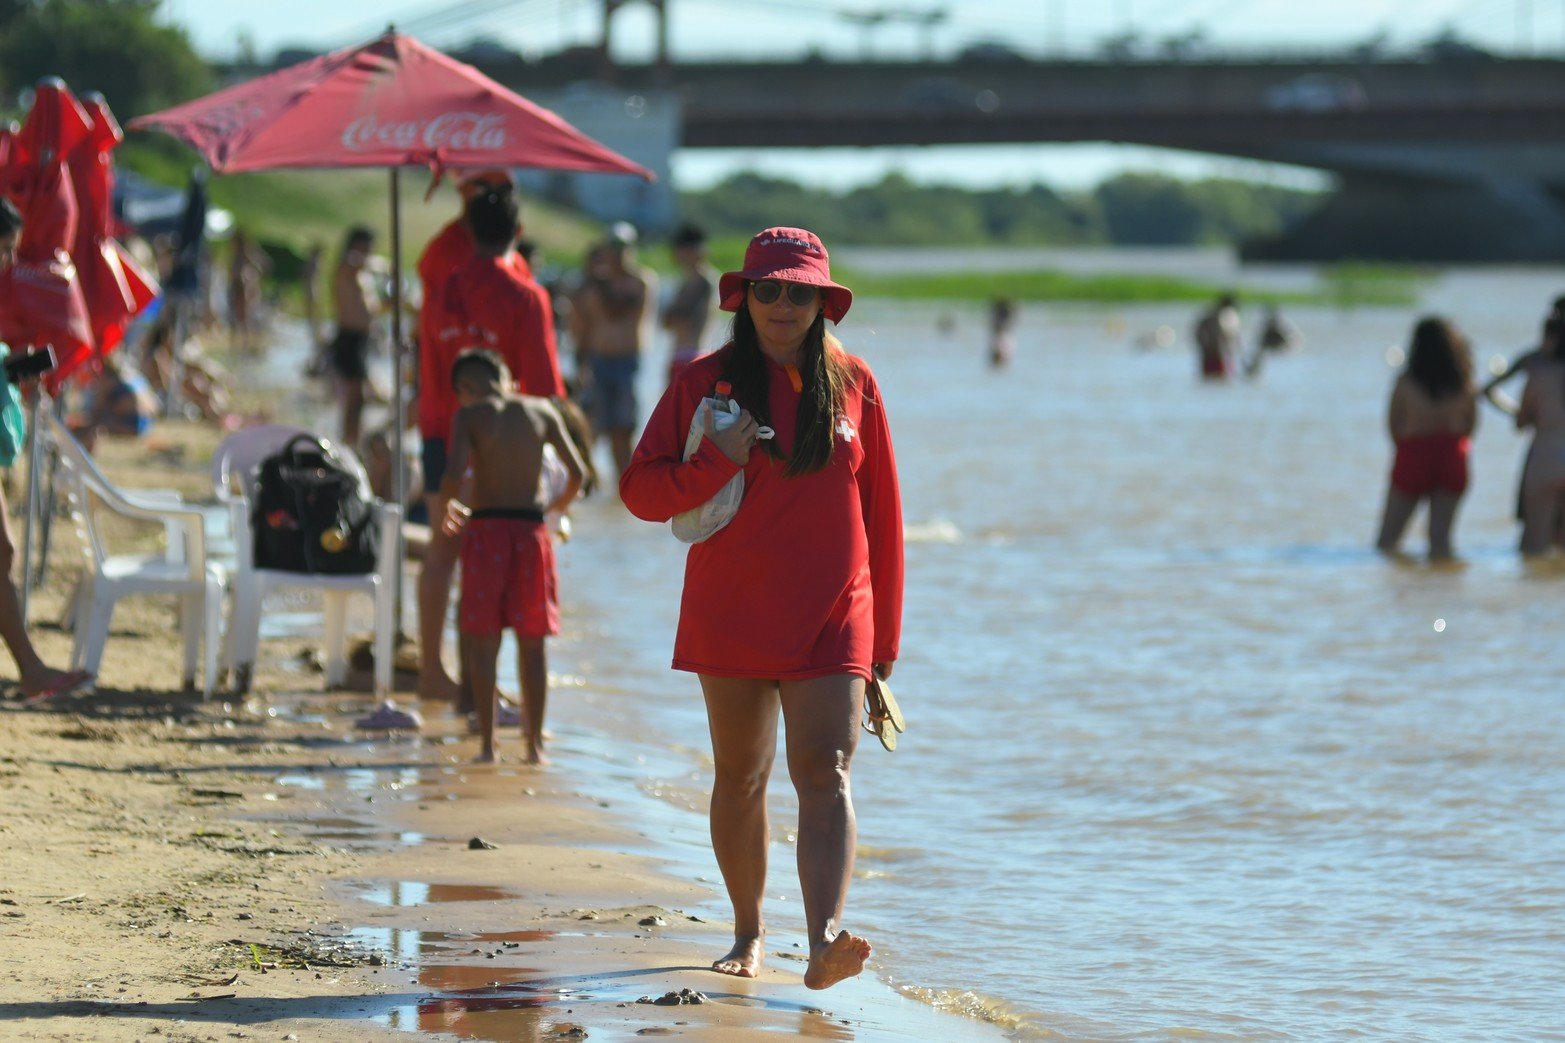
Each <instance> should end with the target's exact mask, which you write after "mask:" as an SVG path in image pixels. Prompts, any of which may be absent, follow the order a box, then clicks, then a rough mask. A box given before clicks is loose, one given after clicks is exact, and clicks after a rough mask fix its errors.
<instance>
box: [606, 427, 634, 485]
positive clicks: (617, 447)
mask: <svg viewBox="0 0 1565 1043" xmlns="http://www.w3.org/2000/svg"><path fill="white" fill-rule="evenodd" d="M631 434H632V432H631V431H630V430H629V429H627V428H620V427H616V428H614V429H613V430H612V431H610V432H609V444H610V445H612V446H613V447H614V476H615V478H616V479H617V478H618V477H619V476H620V475H622V474H624V473H625V468H627V467H629V466H630V452H631V449H632V446H631V444H630V436H631Z"/></svg>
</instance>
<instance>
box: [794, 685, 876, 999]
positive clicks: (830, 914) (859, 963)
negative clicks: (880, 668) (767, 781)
mask: <svg viewBox="0 0 1565 1043" xmlns="http://www.w3.org/2000/svg"><path fill="white" fill-rule="evenodd" d="M781 701H782V711H783V721H784V723H785V724H786V726H787V742H788V775H789V777H790V778H791V779H792V780H793V788H794V790H795V791H796V792H797V793H798V795H799V844H798V857H799V887H800V889H801V890H802V891H803V893H804V919H805V923H806V925H807V927H808V929H809V934H810V965H809V967H808V969H806V970H805V972H804V984H805V985H806V986H808V987H809V988H812V989H827V988H830V987H831V986H833V985H835V984H837V982H839V981H841V980H843V979H844V978H851V977H853V976H854V975H855V974H858V973H859V972H860V971H862V970H863V969H864V961H865V960H866V959H868V958H869V954H870V944H869V942H867V941H865V940H864V939H863V938H859V937H857V936H855V935H852V934H849V933H848V932H847V931H844V930H843V929H842V907H843V903H844V902H846V901H847V898H848V881H849V880H850V879H851V878H852V876H853V854H854V847H855V845H856V844H857V843H858V824H857V822H856V821H855V819H854V815H853V792H852V787H851V784H850V768H851V765H852V761H853V751H854V748H855V747H856V746H857V745H858V736H859V714H860V712H861V710H860V708H861V707H862V705H863V703H864V679H863V678H861V677H855V676H853V675H851V674H837V675H834V676H831V677H814V678H810V679H809V680H805V681H785V682H783V684H782V686H781Z"/></svg>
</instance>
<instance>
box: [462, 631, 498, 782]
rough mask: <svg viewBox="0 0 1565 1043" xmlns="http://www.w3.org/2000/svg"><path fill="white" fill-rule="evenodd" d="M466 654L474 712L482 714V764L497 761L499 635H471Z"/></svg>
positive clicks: (480, 717) (479, 724)
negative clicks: (496, 713) (496, 704)
mask: <svg viewBox="0 0 1565 1043" xmlns="http://www.w3.org/2000/svg"><path fill="white" fill-rule="evenodd" d="M465 636H466V637H467V643H466V646H465V649H464V652H463V654H464V655H465V656H466V657H467V676H468V677H470V678H472V681H473V708H474V709H475V710H476V711H477V712H478V731H479V734H480V735H482V736H483V749H482V751H481V752H480V753H479V755H478V759H479V760H481V761H493V760H494V759H495V741H494V716H495V686H494V685H495V667H496V665H497V662H498V660H499V658H500V635H499V634H468V635H465Z"/></svg>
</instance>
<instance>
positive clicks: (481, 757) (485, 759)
mask: <svg viewBox="0 0 1565 1043" xmlns="http://www.w3.org/2000/svg"><path fill="white" fill-rule="evenodd" d="M499 759H500V758H499V757H497V756H495V752H494V747H492V746H491V747H487V748H485V749H484V750H483V751H481V752H480V753H479V754H478V756H476V757H474V758H473V763H474V764H493V763H495V762H496V761H498V760H499Z"/></svg>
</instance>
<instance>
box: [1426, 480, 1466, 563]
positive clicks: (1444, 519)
mask: <svg viewBox="0 0 1565 1043" xmlns="http://www.w3.org/2000/svg"><path fill="white" fill-rule="evenodd" d="M1461 503H1462V494H1461V493H1452V492H1446V491H1445V490H1444V489H1437V490H1435V491H1434V492H1433V493H1431V494H1430V496H1429V560H1430V561H1452V560H1454V559H1455V558H1456V554H1455V552H1454V551H1452V549H1451V529H1452V528H1453V527H1454V526H1455V525H1456V509H1457V507H1459V506H1460V505H1461Z"/></svg>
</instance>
